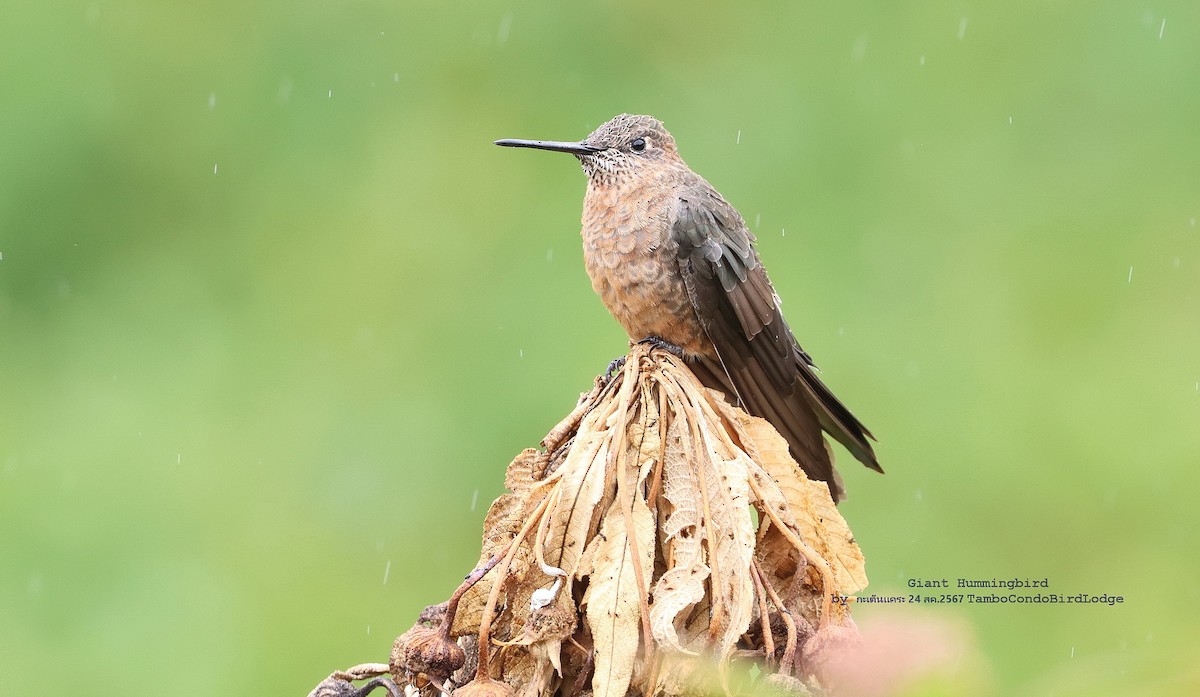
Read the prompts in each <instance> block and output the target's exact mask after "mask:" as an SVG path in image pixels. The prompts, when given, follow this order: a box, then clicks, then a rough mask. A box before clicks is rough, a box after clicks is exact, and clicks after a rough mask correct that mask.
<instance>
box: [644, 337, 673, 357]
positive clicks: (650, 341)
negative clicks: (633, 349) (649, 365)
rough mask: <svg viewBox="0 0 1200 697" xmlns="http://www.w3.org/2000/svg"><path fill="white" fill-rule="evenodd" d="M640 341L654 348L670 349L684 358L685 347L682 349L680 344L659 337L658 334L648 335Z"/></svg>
mask: <svg viewBox="0 0 1200 697" xmlns="http://www.w3.org/2000/svg"><path fill="white" fill-rule="evenodd" d="M638 343H639V344H645V345H648V346H650V347H652V348H657V349H662V350H664V351H669V352H670V353H673V354H675V355H676V356H679V357H680V358H683V349H681V348H679V347H678V346H676V345H675V344H672V343H671V342H669V341H666V340H665V339H662V338H659V337H657V336H648V337H646V338H645V339H642V340H641V341H639V342H638Z"/></svg>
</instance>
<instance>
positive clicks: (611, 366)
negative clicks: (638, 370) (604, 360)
mask: <svg viewBox="0 0 1200 697" xmlns="http://www.w3.org/2000/svg"><path fill="white" fill-rule="evenodd" d="M624 367H625V356H621V357H619V358H614V359H612V360H611V361H609V362H608V370H605V371H604V382H611V381H612V379H613V376H614V375H616V374H617V371H618V370H620V369H621V368H624Z"/></svg>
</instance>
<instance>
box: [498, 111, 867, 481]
mask: <svg viewBox="0 0 1200 697" xmlns="http://www.w3.org/2000/svg"><path fill="white" fill-rule="evenodd" d="M496 144H497V145H505V146H510V147H527V148H537V149H542V150H554V151H559V152H569V153H572V154H574V155H575V156H576V157H577V158H578V159H579V162H580V164H581V165H582V166H583V171H584V172H585V173H586V174H587V175H588V188H587V196H586V197H585V198H584V202H583V233H582V234H583V250H584V262H585V264H586V266H587V271H588V275H589V276H590V277H591V279H592V287H593V288H595V290H596V292H597V293H598V294H599V295H600V298H601V300H603V301H604V305H605V306H606V307H607V308H608V310H609V312H611V313H612V314H613V316H614V317H615V318H616V319H617V321H618V322H620V323H621V326H623V327H624V328H625V331H626V332H628V333H629V337H630V338H631V339H632V340H634V341H640V340H642V339H646V338H651V337H653V338H657V339H661V340H662V341H665V342H667V343H669V344H673V345H675V346H677V347H679V349H680V350H681V352H682V353H683V355H684V357H686V358H687V359H688V360H689V361H691V363H692V366H693V370H694V372H695V373H696V376H697V377H699V378H700V380H701V382H703V383H704V384H705V385H707V386H709V387H713V388H716V389H720V390H722V391H724V392H725V393H726V394H727V395H728V396H729V397H730V398H731V399H735V400H737V401H738V402H739V403H740V404H741V406H742V407H743V408H745V409H746V410H747V411H748V412H750V413H751V414H754V415H755V416H760V417H762V418H764V419H766V420H767V421H769V422H771V424H772V425H773V426H774V427H775V428H776V430H778V431H779V432H780V433H781V434H782V435H783V437H784V438H785V439H787V442H788V445H789V446H790V449H791V451H792V456H793V457H794V458H795V459H796V461H797V462H798V463H799V464H800V466H801V467H802V468H803V469H804V471H805V472H806V473H807V474H808V475H809V477H812V478H814V479H819V480H821V481H824V482H827V483H828V485H829V490H830V493H831V494H832V495H833V498H834V500H835V501H836V500H840V499H841V498H843V496H844V493H845V492H844V489H843V487H842V484H841V478H840V477H838V475H837V472H836V471H835V470H834V468H833V458H832V455H831V454H830V452H829V449H828V447H827V446H826V443H825V440H824V438H823V437H822V435H821V431H822V430H824V431H826V432H828V433H829V434H830V435H832V436H833V437H834V438H836V439H837V440H838V441H839V442H840V443H842V445H844V446H846V448H847V449H848V450H849V451H850V452H851V453H852V454H853V455H854V456H855V457H856V458H858V459H859V460H860V461H861V462H862V463H863V464H865V465H866V466H867V467H870V468H871V469H874V470H876V471H879V472H882V471H883V470H882V469H881V468H880V467H879V463H878V462H877V461H876V459H875V453H874V451H873V450H872V448H871V444H870V442H869V441H868V438H872V436H871V432H870V431H868V430H867V429H866V427H865V426H863V425H862V424H861V423H860V422H859V421H858V419H856V418H854V415H852V414H851V413H850V411H849V410H848V409H846V407H845V406H843V405H842V403H841V402H839V401H838V400H837V398H836V397H834V396H833V393H832V392H830V391H829V388H827V387H826V386H825V384H824V383H822V382H821V380H820V379H819V378H817V375H816V373H815V368H814V367H813V363H812V360H811V359H810V358H809V356H808V354H807V353H805V352H804V351H803V350H802V349H801V348H800V345H799V344H798V343H797V342H796V339H795V337H794V336H792V331H791V329H789V328H788V325H787V322H785V321H784V319H783V315H782V314H781V313H780V309H779V296H778V295H776V294H775V289H774V287H773V286H772V285H771V281H770V280H769V279H768V278H767V272H766V270H765V269H764V268H763V266H762V262H761V261H760V260H759V258H758V252H757V251H755V249H754V246H753V243H754V235H753V234H752V233H751V232H750V230H749V229H748V228H747V227H746V223H745V221H744V220H742V216H741V215H739V214H738V212H737V210H735V209H734V208H733V206H731V205H729V203H728V202H726V201H725V199H724V198H722V197H721V194H719V193H717V191H716V189H714V188H713V187H712V186H711V185H710V184H709V183H708V182H707V181H705V180H704V179H703V178H702V177H701V176H700V175H698V174H696V173H695V172H693V171H692V170H691V169H690V168H688V166H687V164H685V163H684V161H683V159H682V158H680V156H679V152H678V150H676V148H675V139H674V138H672V137H671V134H670V133H668V132H667V130H666V129H665V128H663V125H662V124H661V123H660V122H659V121H658V120H657V119H655V118H653V117H650V116H633V115H629V114H621V115H619V116H616V117H614V118H613V119H612V120H611V121H609V122H608V123H606V124H604V125H603V126H601V127H600V128H598V129H596V130H595V131H594V132H593V133H592V134H591V135H589V136H588V137H587V138H585V139H584V140H583V141H580V142H577V143H570V142H556V141H530V140H498V141H496Z"/></svg>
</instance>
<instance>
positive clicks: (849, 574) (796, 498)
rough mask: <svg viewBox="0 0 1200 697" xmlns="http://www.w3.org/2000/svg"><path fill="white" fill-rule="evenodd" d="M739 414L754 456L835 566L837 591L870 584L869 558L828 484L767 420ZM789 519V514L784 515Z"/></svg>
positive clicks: (799, 525)
mask: <svg viewBox="0 0 1200 697" xmlns="http://www.w3.org/2000/svg"><path fill="white" fill-rule="evenodd" d="M737 419H738V421H739V423H741V425H742V428H743V429H745V432H746V433H747V435H748V442H747V446H748V450H749V451H750V455H751V457H752V459H753V460H754V462H756V463H757V464H758V465H759V466H761V468H762V470H763V471H764V472H765V473H766V474H767V475H768V476H769V477H770V479H771V480H772V481H773V482H774V483H775V485H776V486H777V487H778V489H779V491H781V492H782V494H783V496H784V498H785V499H786V501H787V509H788V518H791V519H792V520H794V521H795V523H796V530H797V532H798V533H799V534H800V537H801V539H803V540H804V541H805V542H806V543H808V545H809V546H810V547H812V548H813V550H814V551H816V552H817V554H819V555H821V557H822V558H823V559H825V561H827V562H829V566H830V567H831V568H832V570H833V576H834V579H835V581H836V583H837V589H836V591H837V592H838V593H840V594H842V595H853V594H854V593H856V592H858V591H860V590H862V589H863V588H866V587H867V570H866V562H865V560H864V559H863V555H862V550H861V549H859V547H858V544H857V543H856V542H855V541H854V535H853V534H851V532H850V527H849V526H848V525H847V524H846V520H845V518H843V517H842V514H841V513H839V512H838V509H837V507H836V506H835V505H834V503H833V499H832V498H830V496H829V488H828V487H827V486H826V485H825V484H824V483H822V482H814V481H812V480H811V479H809V478H808V477H807V476H805V474H804V471H803V470H801V469H800V468H799V467H798V466H797V465H796V463H795V461H794V460H792V458H791V455H790V454H789V453H788V446H787V441H785V440H784V439H783V436H781V435H779V433H778V432H777V431H776V430H775V429H774V428H773V427H772V426H771V425H770V424H769V423H767V422H766V421H764V420H763V419H760V418H758V417H755V416H750V415H749V414H747V413H745V412H739V413H738V414H737ZM785 520H787V518H785Z"/></svg>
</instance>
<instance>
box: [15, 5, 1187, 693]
mask: <svg viewBox="0 0 1200 697" xmlns="http://www.w3.org/2000/svg"><path fill="white" fill-rule="evenodd" d="M621 111H632V112H646V113H652V114H654V115H656V116H658V117H659V118H661V119H663V120H664V121H665V122H666V124H667V126H668V127H669V128H671V129H672V131H673V132H674V134H675V136H676V138H677V140H678V141H679V143H680V147H681V150H682V152H683V154H684V156H685V157H686V158H687V160H688V162H689V163H690V164H691V165H692V166H693V167H694V168H695V169H697V170H698V171H700V172H701V173H702V174H704V175H705V176H706V177H707V178H708V179H709V180H710V181H711V182H712V183H713V184H714V185H715V186H717V187H718V188H719V189H720V190H721V191H722V192H723V193H724V194H725V196H726V197H727V198H728V199H729V200H730V201H731V202H733V203H734V204H735V205H736V206H738V207H739V209H740V210H741V211H742V213H743V214H744V215H745V217H746V218H747V220H748V221H750V222H751V223H752V224H753V226H754V229H755V230H756V232H757V233H758V235H759V238H760V249H761V251H762V254H763V256H764V257H765V259H766V261H767V265H768V267H769V268H770V269H771V272H772V277H773V279H774V282H775V285H776V287H777V288H778V290H779V292H780V294H781V295H782V297H783V298H784V299H785V301H786V305H785V308H786V312H787V315H788V318H789V320H790V322H791V324H792V326H793V327H794V328H795V330H796V333H797V335H798V336H799V337H800V338H801V341H802V342H803V344H804V346H805V348H806V349H808V350H809V351H810V352H811V353H812V354H813V355H814V356H815V357H816V359H817V362H818V364H819V365H821V367H822V368H823V370H824V375H825V377H826V378H827V380H828V382H829V383H830V384H831V385H832V386H833V387H834V389H835V390H836V391H837V393H838V394H839V395H840V396H841V397H842V398H843V399H844V400H845V401H846V402H847V403H848V404H850V405H851V406H852V407H853V408H854V409H855V411H856V412H857V413H858V415H859V416H860V417H861V418H862V419H863V420H864V421H866V422H867V423H868V425H869V426H870V427H871V428H872V429H873V430H874V431H875V433H876V434H877V435H878V436H879V437H880V440H881V443H880V445H879V452H880V455H881V460H882V462H883V463H884V465H885V468H886V469H887V470H888V474H887V475H886V476H885V477H880V476H877V475H874V474H873V473H870V472H868V471H866V470H865V469H863V468H860V467H857V466H856V465H855V464H854V463H853V462H852V461H851V460H850V458H849V457H848V456H845V455H844V453H843V457H842V460H843V462H844V464H843V467H842V469H843V471H844V473H845V478H846V480H847V484H848V487H849V490H850V492H851V498H850V500H849V501H848V502H847V503H846V504H844V505H843V507H842V510H843V512H844V514H845V515H846V516H847V518H848V519H849V521H850V524H851V525H852V527H853V529H854V531H855V533H856V535H857V537H858V539H859V541H860V542H861V544H862V546H863V548H864V550H865V553H866V556H867V560H868V571H869V572H870V575H871V578H872V585H871V587H870V588H869V589H868V591H867V592H874V593H878V594H888V593H897V592H906V590H907V589H906V588H905V582H906V581H907V580H908V579H910V578H941V577H943V576H945V577H951V578H954V577H958V576H964V577H970V578H976V577H992V576H1000V577H1012V576H1020V577H1025V576H1033V577H1039V578H1040V577H1048V578H1049V579H1050V581H1051V583H1052V584H1053V588H1054V589H1055V590H1056V591H1060V592H1064V593H1073V592H1088V593H1097V594H1098V593H1104V592H1108V593H1116V594H1122V595H1124V596H1125V597H1126V602H1125V603H1124V604H1123V605H1120V606H1117V607H1108V606H1072V607H1054V608H1045V607H1033V608H1024V607H1012V606H1003V607H994V606H979V605H975V606H965V607H959V608H953V607H948V606H941V607H936V608H928V609H929V611H931V612H932V613H934V615H935V616H939V617H951V618H962V620H963V621H964V622H966V623H967V624H969V626H970V627H971V632H972V633H973V634H974V636H975V637H976V640H977V642H978V647H979V651H980V652H981V653H982V655H983V656H984V660H983V667H982V668H981V669H980V670H979V672H980V675H979V676H976V677H975V678H973V679H977V680H979V681H981V683H982V684H984V685H990V686H991V687H990V688H983V689H991V690H992V691H993V692H994V693H996V694H1014V695H1050V694H1057V695H1084V694H1091V695H1097V694H1099V695H1109V694H1112V695H1116V694H1147V695H1150V694H1192V693H1193V692H1192V690H1194V689H1195V687H1196V685H1197V683H1200V674H1198V672H1197V671H1198V669H1197V668H1195V667H1194V658H1195V655H1196V653H1197V647H1198V646H1200V626H1198V623H1197V622H1196V618H1197V616H1198V614H1200V613H1198V610H1197V608H1198V607H1200V581H1198V580H1197V579H1198V572H1200V562H1198V560H1197V556H1198V555H1197V551H1198V550H1200V544H1198V542H1200V540H1198V539H1197V538H1198V534H1197V529H1198V523H1200V514H1198V513H1197V507H1196V506H1195V505H1194V496H1195V491H1196V490H1197V488H1198V486H1200V473H1198V468H1197V464H1200V427H1198V426H1200V226H1198V224H1197V218H1200V5H1198V4H1197V3H1195V2H1194V0H1167V1H1161V2H1131V3H1118V2H1106V3H1083V2H1079V3H1043V2H1012V3H984V2H930V1H919V2H908V3H891V2H858V3H848V4H839V3H833V4H830V3H818V2H807V1H805V2H799V3H792V2H774V3H765V4H745V3H743V4H729V5H728V6H726V7H723V8H714V9H701V8H700V7H697V6H694V5H693V4H691V3H685V2H666V3H654V4H650V3H633V2H614V3H594V2H585V3H544V4H542V3H521V2H517V3H514V2H479V3H470V4H466V3H464V4H462V5H458V4H451V3H441V2H427V3H406V2H391V3H382V2H282V1H275V0H272V1H269V2H255V3H251V4H246V3H241V2H230V1H227V0H222V1H218V2H211V3H194V2H191V3H184V2H150V1H149V0H113V1H111V2H110V1H96V2H73V1H67V2H61V3H41V4H32V3H10V4H8V5H6V7H5V9H4V11H3V20H2V22H0V254H2V257H0V674H3V675H4V676H5V681H6V683H8V684H9V685H10V686H16V685H21V686H24V687H26V688H30V687H33V686H35V685H37V684H39V683H41V684H42V686H43V687H45V686H46V685H47V683H50V682H53V681H55V680H58V679H68V678H69V679H70V680H71V681H72V682H74V681H82V684H83V686H85V687H86V689H87V691H89V692H90V693H92V694H121V695H133V694H160V693H164V692H169V693H171V694H175V695H211V694H246V695H251V694H254V695H258V694H280V695H284V694H304V693H306V692H307V690H308V689H309V688H310V687H311V686H312V685H314V684H315V683H316V682H317V681H318V680H320V679H321V678H322V677H323V676H325V675H326V674H328V673H329V672H330V671H332V670H333V669H335V668H339V667H345V666H347V665H350V664H353V663H357V662H362V661H370V660H384V659H385V658H386V656H387V652H388V649H389V647H390V644H391V640H392V638H393V637H394V636H395V635H396V634H398V633H399V632H401V631H403V630H404V629H406V628H407V627H408V626H409V624H410V623H411V622H412V621H413V619H414V618H415V617H416V614H417V613H418V612H419V610H420V609H421V608H422V607H423V606H424V605H426V604H428V603H433V602H438V601H440V600H442V599H444V598H445V597H446V596H447V595H448V594H449V592H450V590H451V589H452V588H453V587H454V586H455V585H456V583H457V582H458V580H459V579H461V577H462V575H463V574H464V573H466V572H467V571H468V570H469V569H470V567H471V566H472V564H473V562H474V560H475V558H476V555H477V553H478V544H479V531H480V525H481V522H482V518H483V514H484V512H485V510H486V508H487V505H488V503H489V502H490V501H491V500H492V498H494V497H495V496H497V495H498V494H499V493H500V492H501V490H502V476H503V471H504V467H505V465H506V464H507V463H508V461H509V459H510V458H511V457H512V456H513V455H514V454H515V453H516V452H517V451H518V450H519V449H521V448H522V447H526V446H530V445H533V444H536V443H537V441H538V440H539V439H540V438H541V436H542V435H543V434H544V433H545V431H546V430H547V429H548V428H549V427H550V426H551V425H553V424H554V423H555V422H556V421H557V420H558V419H559V418H560V417H561V416H563V415H564V414H565V413H566V412H567V411H568V410H569V408H570V407H571V406H572V405H573V403H574V400H575V398H576V396H577V394H578V393H579V392H580V391H582V390H586V389H587V388H588V386H589V385H590V381H591V379H592V377H593V376H594V375H595V374H596V373H597V372H598V371H600V370H602V369H603V367H604V366H605V364H606V363H607V362H608V361H609V360H610V359H611V358H613V357H614V356H615V355H617V354H619V353H621V352H622V351H623V350H624V347H625V338H624V336H623V334H622V332H621V331H620V329H619V328H618V327H617V325H616V323H615V322H614V321H612V320H611V319H610V318H609V317H608V315H607V313H606V312H605V311H604V309H603V308H602V306H601V305H600V303H599V301H598V300H597V299H596V298H595V297H594V295H593V294H592V291H591V288H590V286H589V284H588V281H587V279H586V277H585V275H584V271H583V269H582V265H581V261H580V255H581V254H580V247H579V239H578V219H579V209H580V203H581V199H582V194H583V189H584V178H583V175H582V174H581V173H580V172H579V170H578V167H577V166H576V164H575V163H574V162H573V161H572V159H571V158H570V157H568V156H556V155H551V154H548V153H534V152H514V151H509V150H502V149H500V148H496V147H493V146H492V145H491V141H492V140H493V139H496V138H501V137H527V138H553V139H574V138H580V137H582V136H584V135H585V134H587V133H588V132H589V131H590V130H591V129H592V128H594V127H595V126H597V125H598V124H600V123H601V122H603V121H605V120H607V118H608V117H610V116H611V115H613V114H615V113H618V112H621ZM885 612H887V609H886V608H880V607H867V606H860V608H859V610H858V612H857V614H856V617H857V618H858V619H859V622H860V624H863V625H864V626H865V625H869V624H870V622H871V620H872V617H873V616H875V615H877V614H879V613H885ZM955 621H957V620H955ZM163 680H168V681H169V683H164V682H156V681H163ZM946 689H947V690H948V691H949V692H950V693H953V692H954V689H955V688H953V686H951V687H950V688H946Z"/></svg>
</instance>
